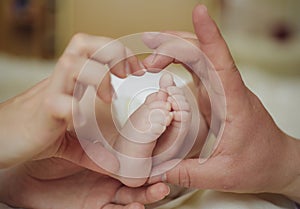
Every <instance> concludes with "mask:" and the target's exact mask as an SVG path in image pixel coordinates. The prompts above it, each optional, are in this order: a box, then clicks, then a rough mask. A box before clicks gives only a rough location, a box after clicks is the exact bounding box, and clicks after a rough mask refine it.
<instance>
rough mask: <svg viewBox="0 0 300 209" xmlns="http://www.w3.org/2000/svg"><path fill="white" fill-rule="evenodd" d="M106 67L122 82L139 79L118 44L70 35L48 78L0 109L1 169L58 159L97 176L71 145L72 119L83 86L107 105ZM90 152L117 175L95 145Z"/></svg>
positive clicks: (112, 161)
mask: <svg viewBox="0 0 300 209" xmlns="http://www.w3.org/2000/svg"><path fill="white" fill-rule="evenodd" d="M99 49H101V50H99ZM106 65H108V66H109V67H110V68H111V69H110V71H111V72H112V73H114V74H115V75H117V76H119V77H123V78H124V77H126V76H127V74H130V73H136V74H139V73H143V71H141V66H140V65H139V62H138V60H137V58H136V57H134V56H131V52H130V50H129V49H127V48H126V47H124V46H123V45H122V44H121V43H120V42H118V41H113V40H112V39H109V38H104V37H95V36H89V35H84V34H78V35H75V36H74V38H73V39H72V40H71V42H70V44H69V46H68V47H67V48H66V50H65V52H64V54H63V55H62V56H61V58H60V59H59V61H58V63H57V65H56V68H55V71H54V73H53V74H52V75H51V77H50V78H47V79H45V80H44V81H42V82H41V83H39V84H37V85H36V86H35V87H33V88H32V89H30V90H28V91H27V92H25V93H23V94H22V95H19V96H17V97H15V98H13V99H11V100H8V101H7V102H5V103H2V104H0V115H1V120H0V129H1V130H0V147H1V152H0V168H5V167H10V166H13V165H16V164H18V163H21V162H25V161H27V160H31V159H44V158H49V157H60V158H64V159H66V160H69V161H71V162H73V163H75V164H78V165H80V166H84V167H86V168H90V169H92V170H96V171H102V170H101V169H100V168H98V166H95V164H94V163H93V162H91V161H90V160H89V158H88V157H87V156H86V154H85V153H84V151H83V149H82V148H81V146H80V145H79V143H78V141H77V140H76V136H75V134H74V130H72V122H73V121H72V113H75V114H79V115H80V109H79V100H80V98H81V97H82V95H83V94H84V92H85V89H86V87H87V86H88V85H92V86H94V87H95V88H96V89H97V95H98V96H99V98H100V99H102V100H103V101H106V102H109V101H110V100H111V97H112V93H113V88H112V86H111V84H110V76H109V73H108V68H107V67H106ZM100 81H102V82H100ZM100 83H101V85H99V84H100ZM98 85H99V87H98ZM75 88H77V91H76V95H73V93H74V89H75ZM78 89H79V90H78ZM80 90H81V91H80ZM78 92H79V93H78ZM72 108H73V112H72ZM82 120H83V121H84V119H82ZM79 122H80V121H79ZM81 122H82V121H81ZM92 147H93V149H97V153H99V156H98V158H97V159H98V160H99V164H101V165H104V166H105V167H106V168H111V170H115V169H118V161H117V160H116V159H115V158H114V157H113V156H112V155H111V154H110V153H109V152H108V151H106V150H105V149H104V148H103V147H102V146H101V145H100V144H99V143H98V144H95V145H93V146H92Z"/></svg>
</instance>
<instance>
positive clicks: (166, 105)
mask: <svg viewBox="0 0 300 209" xmlns="http://www.w3.org/2000/svg"><path fill="white" fill-rule="evenodd" d="M148 107H149V109H151V110H153V109H161V110H168V111H170V110H171V104H170V102H165V101H155V102H152V103H150V104H148Z"/></svg>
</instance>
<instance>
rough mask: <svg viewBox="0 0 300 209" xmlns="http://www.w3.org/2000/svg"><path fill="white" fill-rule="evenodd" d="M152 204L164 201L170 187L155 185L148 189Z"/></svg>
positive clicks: (162, 184) (160, 184)
mask: <svg viewBox="0 0 300 209" xmlns="http://www.w3.org/2000/svg"><path fill="white" fill-rule="evenodd" d="M149 192H150V196H151V199H152V202H155V201H159V200H162V199H164V198H165V197H166V196H168V195H169V194H170V187H169V186H167V185H166V184H164V183H157V184H155V185H153V186H152V187H151V188H150V191H149Z"/></svg>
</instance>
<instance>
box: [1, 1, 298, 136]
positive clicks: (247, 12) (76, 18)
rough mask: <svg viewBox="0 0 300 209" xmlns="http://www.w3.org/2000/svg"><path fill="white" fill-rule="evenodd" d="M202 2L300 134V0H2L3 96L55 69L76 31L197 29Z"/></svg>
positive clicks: (275, 110) (253, 81)
mask: <svg viewBox="0 0 300 209" xmlns="http://www.w3.org/2000/svg"><path fill="white" fill-rule="evenodd" d="M198 3H204V4H206V5H207V7H208V9H209V12H210V14H211V16H212V17H213V18H214V19H215V20H216V21H217V23H218V25H219V26H220V28H221V32H222V33H223V34H224V36H225V38H226V41H227V42H228V45H229V47H230V49H231V51H232V53H233V56H234V58H235V60H236V61H237V63H238V66H239V68H240V70H241V72H242V75H243V78H244V80H245V82H246V84H247V85H248V86H249V87H250V88H251V89H252V90H253V91H254V93H256V94H257V95H258V96H259V97H260V98H261V100H262V101H263V103H264V104H265V105H266V107H267V109H268V110H269V111H270V112H271V114H272V115H273V117H274V119H275V120H276V122H277V123H278V124H279V126H280V127H281V128H282V129H284V130H285V131H286V132H288V133H289V134H291V135H293V136H297V137H299V138H300V128H299V125H297V124H299V121H300V111H299V109H298V107H299V106H300V93H299V92H300V21H299V20H300V1H299V0H164V1H161V0H151V1H146V0H127V1H120V0H109V1H107V0H84V1H82V0H60V1H59V0H1V1H0V28H1V30H0V101H5V100H6V99H8V98H10V97H12V96H14V95H16V94H18V93H20V92H22V91H23V90H24V89H26V88H29V87H30V86H32V85H34V84H35V83H37V82H38V81H39V80H41V79H42V78H44V77H46V76H48V75H49V74H50V73H51V71H52V70H53V68H54V66H55V62H56V60H57V58H58V57H59V56H60V55H61V53H62V52H63V49H64V48H65V47H66V45H67V43H68V41H69V40H70V38H71V37H72V35H73V34H75V33H77V32H84V33H89V34H94V35H101V36H110V37H113V38H118V37H121V36H124V35H128V34H132V33H137V32H143V31H161V30H184V31H191V32H193V27H192V22H191V13H192V9H193V7H194V6H195V5H196V4H198Z"/></svg>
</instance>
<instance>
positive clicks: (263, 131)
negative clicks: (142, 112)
mask: <svg viewBox="0 0 300 209" xmlns="http://www.w3.org/2000/svg"><path fill="white" fill-rule="evenodd" d="M193 23H194V28H195V33H196V35H194V34H190V33H186V32H174V31H169V32H167V33H169V34H173V35H175V36H178V37H180V38H183V39H185V40H187V41H188V42H190V43H192V44H194V45H195V46H196V47H198V48H200V49H201V50H202V51H203V52H204V53H205V54H206V56H207V57H208V58H209V59H210V61H211V62H212V64H213V65H214V67H215V70H216V73H217V75H218V77H219V78H220V81H221V83H222V86H223V89H224V93H225V94H224V95H225V98H226V106H224V107H223V108H225V109H226V113H227V114H226V117H222V115H219V122H220V124H222V125H223V126H224V131H223V133H222V134H221V135H219V137H220V143H219V145H218V147H217V148H216V149H215V151H214V152H213V154H212V156H211V157H210V158H209V159H208V160H206V161H205V162H203V163H202V164H200V163H199V159H198V157H197V158H191V159H185V160H183V161H182V162H181V163H180V164H179V165H178V166H176V167H175V168H174V169H172V170H170V171H168V172H167V173H165V174H164V175H162V176H156V177H153V178H152V179H151V180H150V182H156V181H162V180H164V181H166V182H169V183H172V184H177V185H181V186H184V187H194V188H201V189H214V190H219V191H228V192H238V193H261V192H269V193H277V194H283V195H286V196H288V197H290V198H291V199H294V200H296V201H300V196H299V194H300V190H299V189H300V180H299V179H300V161H299V159H300V156H299V155H300V152H299V150H300V142H299V141H298V140H296V139H293V138H292V137H290V136H288V135H286V134H285V133H283V132H282V131H281V130H280V129H279V128H278V127H277V125H276V124H275V122H274V121H273V119H272V118H271V116H270V114H269V113H268V112H267V110H266V109H265V108H264V106H263V105H262V103H261V102H260V100H259V99H258V98H257V96H255V95H254V94H253V93H252V92H251V91H250V90H249V89H248V88H247V87H246V86H245V84H244V83H243V81H242V78H241V75H240V73H239V71H238V69H237V67H236V65H235V64H234V60H233V59H232V56H231V54H230V52H229V49H228V47H227V45H226V43H225V41H224V39H223V37H222V35H221V34H220V31H219V29H218V28H217V26H216V24H215V23H214V21H213V20H212V19H211V18H210V17H209V15H208V13H207V9H206V8H205V6H203V5H198V6H196V7H195V9H194V11H193ZM172 41H174V40H172V39H168V38H165V36H164V35H159V34H145V36H144V42H145V43H146V44H147V46H148V47H150V48H153V49H155V51H156V55H155V56H154V55H150V57H148V58H146V59H145V60H144V62H143V64H144V65H145V66H146V67H147V68H148V69H149V70H151V69H157V68H158V69H161V68H164V67H166V66H167V65H168V64H170V63H172V62H175V63H178V62H180V61H182V60H183V61H186V62H189V61H190V62H194V60H189V59H191V58H193V55H195V53H191V54H188V53H185V54H180V53H178V55H176V56H178V57H175V58H171V57H166V56H163V55H160V53H164V54H166V53H167V54H168V53H172V52H174V51H175V52H176V51H177V52H178V50H180V49H181V50H182V48H180V46H179V45H174V44H170V42H172ZM186 54H188V55H186ZM196 70H199V69H197V68H196ZM195 81H196V82H195V85H196V88H197V90H198V91H197V92H198V102H199V107H200V110H201V112H202V114H203V116H204V118H205V119H206V124H207V126H208V127H210V123H211V122H210V117H211V107H210V102H209V98H208V95H207V91H206V89H205V88H204V86H203V83H202V82H201V81H199V80H197V79H195ZM214 87H215V86H214V83H213V82H212V89H214ZM167 164H168V163H166V165H167ZM161 166H163V165H161Z"/></svg>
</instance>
